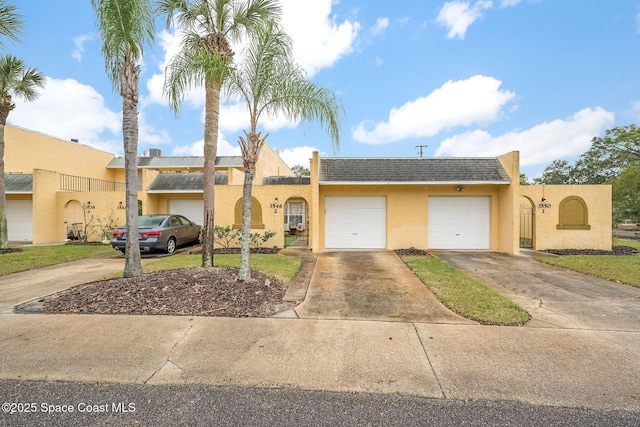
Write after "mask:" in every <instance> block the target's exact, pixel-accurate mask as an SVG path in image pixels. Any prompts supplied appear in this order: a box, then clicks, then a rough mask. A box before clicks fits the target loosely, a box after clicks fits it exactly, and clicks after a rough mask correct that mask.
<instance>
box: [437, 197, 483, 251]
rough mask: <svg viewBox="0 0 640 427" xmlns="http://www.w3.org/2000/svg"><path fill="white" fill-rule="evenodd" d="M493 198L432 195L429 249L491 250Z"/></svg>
mask: <svg viewBox="0 0 640 427" xmlns="http://www.w3.org/2000/svg"><path fill="white" fill-rule="evenodd" d="M489 230H490V204H489V197H429V249H489V236H490V234H489Z"/></svg>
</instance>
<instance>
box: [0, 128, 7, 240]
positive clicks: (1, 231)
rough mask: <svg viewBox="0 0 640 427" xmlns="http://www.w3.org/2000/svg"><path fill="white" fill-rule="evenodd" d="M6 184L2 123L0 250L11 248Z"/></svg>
mask: <svg viewBox="0 0 640 427" xmlns="http://www.w3.org/2000/svg"><path fill="white" fill-rule="evenodd" d="M6 192H7V189H6V186H5V182H4V122H3V123H0V249H6V248H8V247H9V228H8V226H7V196H6Z"/></svg>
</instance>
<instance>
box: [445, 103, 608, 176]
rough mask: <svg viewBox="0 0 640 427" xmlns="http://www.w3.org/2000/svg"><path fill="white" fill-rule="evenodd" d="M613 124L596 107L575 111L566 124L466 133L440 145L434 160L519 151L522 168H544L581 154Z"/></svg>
mask: <svg viewBox="0 0 640 427" xmlns="http://www.w3.org/2000/svg"><path fill="white" fill-rule="evenodd" d="M613 120H614V114H613V113H611V112H608V111H606V110H604V109H603V108H600V107H597V108H585V109H583V110H581V111H578V112H577V113H575V114H574V115H573V116H571V118H569V119H568V120H560V119H558V120H553V121H551V122H544V123H542V124H539V125H537V126H534V127H532V128H531V129H527V130H524V131H521V132H509V133H507V134H505V135H501V136H493V135H491V134H489V133H488V132H485V131H483V130H475V131H469V132H465V133H463V134H460V135H456V136H454V137H451V138H447V139H446V140H444V141H442V143H441V144H440V147H439V148H438V150H437V151H436V156H443V155H447V156H454V157H456V156H496V155H500V154H504V153H508V152H510V151H520V158H521V159H522V165H523V166H530V165H539V164H546V163H549V162H551V161H553V160H556V159H562V158H567V157H573V156H578V155H580V154H582V153H584V152H585V151H587V150H588V149H589V147H590V146H591V140H592V138H593V137H594V136H597V135H600V134H601V132H602V131H603V130H604V129H605V128H607V127H609V126H611V125H612V124H613Z"/></svg>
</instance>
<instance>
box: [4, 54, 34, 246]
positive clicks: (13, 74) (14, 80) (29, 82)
mask: <svg viewBox="0 0 640 427" xmlns="http://www.w3.org/2000/svg"><path fill="white" fill-rule="evenodd" d="M44 82H45V77H44V76H43V75H42V74H40V72H38V70H36V69H35V68H27V67H26V66H25V64H24V61H22V60H21V59H18V58H16V57H14V56H12V55H6V56H3V57H0V248H2V249H6V248H7V247H8V245H9V230H8V228H7V197H6V187H5V182H4V127H5V125H6V124H7V117H8V116H9V113H10V112H11V111H12V110H13V109H14V108H16V104H14V102H13V98H15V97H18V98H22V99H24V100H25V101H28V102H30V101H33V100H35V99H36V98H37V97H38V95H39V94H38V91H37V88H40V87H44Z"/></svg>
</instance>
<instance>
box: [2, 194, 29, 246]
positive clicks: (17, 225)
mask: <svg viewBox="0 0 640 427" xmlns="http://www.w3.org/2000/svg"><path fill="white" fill-rule="evenodd" d="M7 228H8V229H9V230H8V231H9V235H8V238H9V241H13V242H30V241H32V240H33V201H32V200H7Z"/></svg>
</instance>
